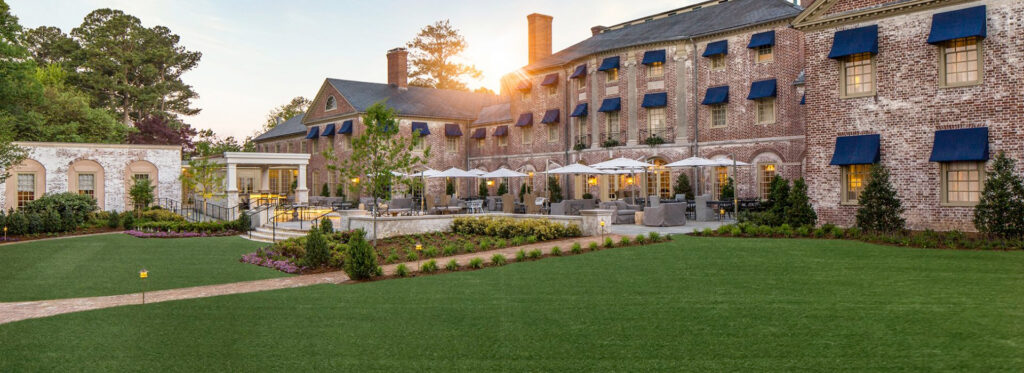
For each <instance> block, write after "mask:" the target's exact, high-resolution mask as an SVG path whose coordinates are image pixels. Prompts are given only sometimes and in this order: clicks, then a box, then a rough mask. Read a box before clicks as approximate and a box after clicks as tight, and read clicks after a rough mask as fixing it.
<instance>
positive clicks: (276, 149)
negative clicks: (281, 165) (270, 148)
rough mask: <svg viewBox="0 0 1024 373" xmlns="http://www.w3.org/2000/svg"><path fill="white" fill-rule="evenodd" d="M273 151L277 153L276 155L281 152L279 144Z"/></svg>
mask: <svg viewBox="0 0 1024 373" xmlns="http://www.w3.org/2000/svg"><path fill="white" fill-rule="evenodd" d="M274 151H275V152H277V153H280V152H281V144H276V145H275V146H274Z"/></svg>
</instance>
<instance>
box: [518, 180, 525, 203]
mask: <svg viewBox="0 0 1024 373" xmlns="http://www.w3.org/2000/svg"><path fill="white" fill-rule="evenodd" d="M524 197H526V183H522V184H519V203H523V198H524Z"/></svg>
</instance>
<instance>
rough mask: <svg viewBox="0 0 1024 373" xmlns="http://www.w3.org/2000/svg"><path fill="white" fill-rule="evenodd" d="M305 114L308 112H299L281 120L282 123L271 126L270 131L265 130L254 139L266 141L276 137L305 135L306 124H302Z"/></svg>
mask: <svg viewBox="0 0 1024 373" xmlns="http://www.w3.org/2000/svg"><path fill="white" fill-rule="evenodd" d="M305 116H306V114H298V115H296V116H294V117H291V118H289V119H288V120H286V121H284V122H281V124H278V125H276V126H274V128H271V129H270V130H269V131H267V132H264V133H263V134H262V135H259V136H256V138H255V139H252V140H253V141H265V140H270V139H276V138H278V137H286V136H295V135H305V134H306V125H304V124H302V118H303V117H305Z"/></svg>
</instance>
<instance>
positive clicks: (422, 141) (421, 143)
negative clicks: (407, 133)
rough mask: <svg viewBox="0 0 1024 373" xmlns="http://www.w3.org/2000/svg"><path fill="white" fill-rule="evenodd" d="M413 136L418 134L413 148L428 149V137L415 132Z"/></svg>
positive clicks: (418, 149) (417, 149)
mask: <svg viewBox="0 0 1024 373" xmlns="http://www.w3.org/2000/svg"><path fill="white" fill-rule="evenodd" d="M413 136H416V139H415V140H416V141H415V143H413V150H416V151H424V150H426V149H427V138H426V137H423V136H417V135H416V134H413Z"/></svg>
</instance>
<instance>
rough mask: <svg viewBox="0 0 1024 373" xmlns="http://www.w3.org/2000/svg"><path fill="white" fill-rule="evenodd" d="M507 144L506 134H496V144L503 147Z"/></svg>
mask: <svg viewBox="0 0 1024 373" xmlns="http://www.w3.org/2000/svg"><path fill="white" fill-rule="evenodd" d="M507 145H508V136H498V146H500V147H505V146H507Z"/></svg>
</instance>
